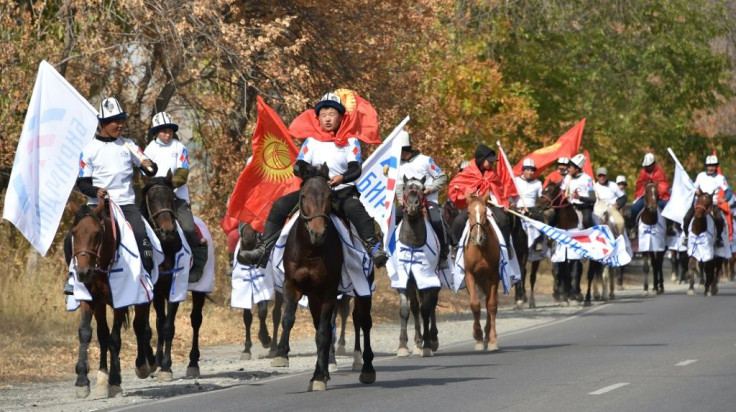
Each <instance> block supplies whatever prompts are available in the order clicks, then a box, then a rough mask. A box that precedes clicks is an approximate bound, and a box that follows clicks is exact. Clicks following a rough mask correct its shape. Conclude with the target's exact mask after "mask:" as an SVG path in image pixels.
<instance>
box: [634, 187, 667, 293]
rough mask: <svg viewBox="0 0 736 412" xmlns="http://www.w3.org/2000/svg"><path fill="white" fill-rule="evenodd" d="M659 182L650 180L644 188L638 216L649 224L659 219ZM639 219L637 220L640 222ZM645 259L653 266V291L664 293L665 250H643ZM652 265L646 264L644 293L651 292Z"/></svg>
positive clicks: (653, 223) (652, 224) (655, 222)
mask: <svg viewBox="0 0 736 412" xmlns="http://www.w3.org/2000/svg"><path fill="white" fill-rule="evenodd" d="M657 200H658V196H657V184H656V183H654V182H649V183H648V184H647V185H646V187H645V188H644V209H643V210H642V211H641V214H640V215H639V217H638V221H641V222H642V223H644V224H645V225H648V226H656V225H657V222H658V220H659V211H658V209H657ZM638 221H637V222H638ZM662 237H663V239H662V243H663V244H664V233H662ZM643 254H644V259H645V261H646V260H649V261H650V262H651V267H652V291H653V292H655V293H656V294H657V295H661V294H662V293H664V269H663V263H664V250H662V251H661V252H649V251H646V252H643ZM649 266H650V265H648V264H646V263H645V265H644V267H645V269H644V293H649V283H648V280H649V270H648V268H649Z"/></svg>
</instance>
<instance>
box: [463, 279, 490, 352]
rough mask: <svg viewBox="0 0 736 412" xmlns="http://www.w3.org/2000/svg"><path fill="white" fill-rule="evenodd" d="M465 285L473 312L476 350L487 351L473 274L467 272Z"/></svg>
mask: <svg viewBox="0 0 736 412" xmlns="http://www.w3.org/2000/svg"><path fill="white" fill-rule="evenodd" d="M465 285H466V286H467V289H468V298H469V299H468V300H469V301H470V311H471V312H473V339H475V350H485V349H486V348H487V345H486V343H485V342H483V331H482V330H481V329H480V300H479V299H478V291H477V290H476V283H475V277H474V276H473V274H472V273H470V272H468V271H467V270H466V271H465Z"/></svg>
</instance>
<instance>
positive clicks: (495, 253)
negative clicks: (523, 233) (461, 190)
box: [464, 194, 502, 351]
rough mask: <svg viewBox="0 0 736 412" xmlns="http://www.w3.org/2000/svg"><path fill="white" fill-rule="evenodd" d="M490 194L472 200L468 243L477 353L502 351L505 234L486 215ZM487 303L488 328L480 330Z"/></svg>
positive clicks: (467, 263) (468, 276)
mask: <svg viewBox="0 0 736 412" xmlns="http://www.w3.org/2000/svg"><path fill="white" fill-rule="evenodd" d="M488 198H489V196H488V194H485V195H483V196H475V195H472V196H470V197H469V198H468V208H467V210H468V224H469V230H468V239H467V240H466V242H465V251H464V253H465V255H464V260H465V261H464V263H465V285H466V286H467V288H468V295H469V296H470V310H471V311H472V312H473V338H474V339H475V350H489V351H495V350H498V335H497V334H496V314H497V311H498V282H499V262H500V260H501V246H500V242H499V238H500V236H502V235H501V234H497V233H496V232H495V231H494V230H493V227H492V226H491V223H490V222H489V221H488V217H487V215H486V203H487V202H488ZM479 292H480V293H482V294H483V296H484V299H485V305H484V306H485V308H486V324H485V327H484V328H483V330H481V328H480V299H479V298H478V293H479Z"/></svg>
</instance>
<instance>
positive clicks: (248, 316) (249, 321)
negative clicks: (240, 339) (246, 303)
mask: <svg viewBox="0 0 736 412" xmlns="http://www.w3.org/2000/svg"><path fill="white" fill-rule="evenodd" d="M243 325H244V326H245V346H244V348H243V353H241V354H240V359H241V360H250V359H251V357H252V356H253V354H252V353H251V351H250V348H251V347H252V346H253V342H252V341H251V340H250V327H251V326H252V325H253V312H252V311H251V310H250V309H243Z"/></svg>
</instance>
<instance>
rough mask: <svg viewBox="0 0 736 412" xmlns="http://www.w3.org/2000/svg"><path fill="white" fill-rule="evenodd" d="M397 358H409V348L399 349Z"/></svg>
mask: <svg viewBox="0 0 736 412" xmlns="http://www.w3.org/2000/svg"><path fill="white" fill-rule="evenodd" d="M396 356H398V357H400V358H403V357H406V356H409V348H399V349H398V350H397V351H396Z"/></svg>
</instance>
